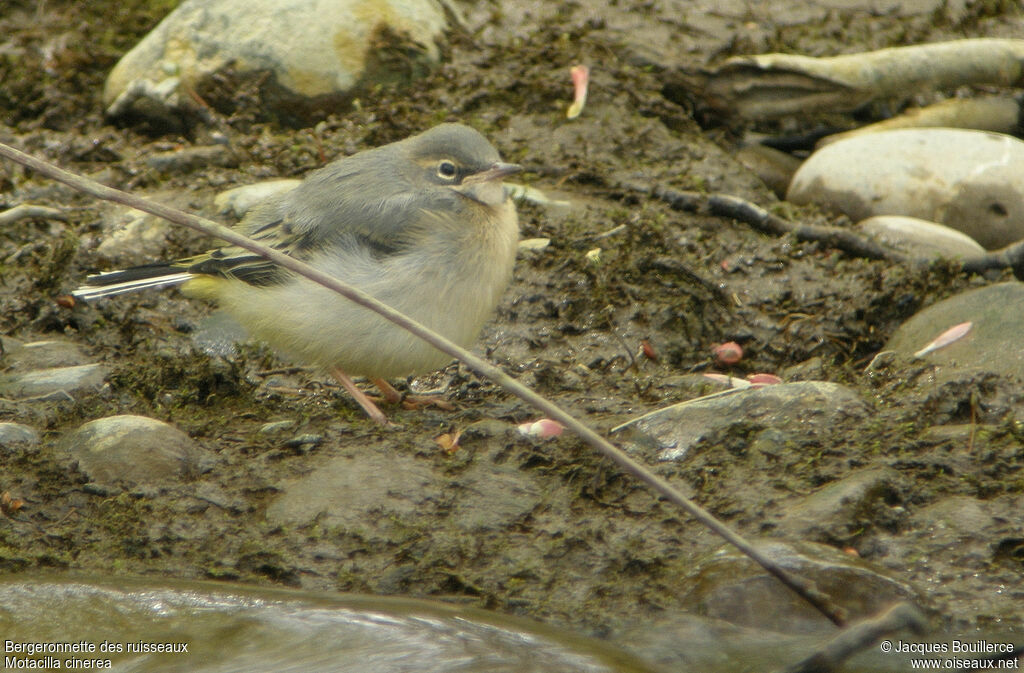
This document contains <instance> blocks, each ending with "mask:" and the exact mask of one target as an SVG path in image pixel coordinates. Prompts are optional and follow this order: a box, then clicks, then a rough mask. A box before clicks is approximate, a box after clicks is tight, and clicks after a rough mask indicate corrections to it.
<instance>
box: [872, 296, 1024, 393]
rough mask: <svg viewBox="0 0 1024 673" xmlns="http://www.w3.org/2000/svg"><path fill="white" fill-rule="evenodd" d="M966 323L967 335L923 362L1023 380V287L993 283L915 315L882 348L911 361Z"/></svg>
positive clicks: (929, 355) (934, 352)
mask: <svg viewBox="0 0 1024 673" xmlns="http://www.w3.org/2000/svg"><path fill="white" fill-rule="evenodd" d="M964 322H971V323H972V325H971V329H970V331H969V332H968V333H967V334H966V335H965V336H964V337H963V338H961V339H958V340H957V341H954V342H953V343H951V344H950V345H948V346H945V347H943V348H940V349H938V350H934V351H932V352H930V353H928V354H926V355H924V356H922V359H923V360H924V361H925V362H928V363H929V364H933V365H937V366H938V367H939V368H940V369H957V368H961V369H962V368H976V369H982V370H986V371H992V372H999V373H1001V374H1006V375H1010V376H1017V377H1021V378H1024V348H1021V345H1020V338H1021V334H1024V283H1020V282H1016V281H1012V282H1008V283H998V284H996V285H990V286H988V287H983V288H979V289H976V290H968V291H967V292H961V293H960V294H957V295H954V296H952V297H949V298H948V299H945V300H943V301H940V302H939V303H937V304H933V305H932V306H929V307H928V308H925V309H923V310H921V311H919V312H918V313H917V314H916V315H914V316H913V317H912V318H910V320H908V321H907V322H905V323H903V324H902V325H900V327H899V329H897V330H896V332H895V333H894V334H893V335H892V337H891V338H890V339H889V342H888V343H887V344H886V345H885V350H887V351H895V352H896V353H897V354H899V355H902V356H903V357H906V358H910V357H913V354H914V353H916V352H918V351H920V350H921V349H923V348H924V347H925V346H926V345H928V344H929V343H930V342H931V341H932V340H934V339H935V338H936V337H938V336H939V335H940V334H942V333H943V332H944V331H946V330H947V329H949V328H950V327H953V326H954V325H959V324H962V323H964Z"/></svg>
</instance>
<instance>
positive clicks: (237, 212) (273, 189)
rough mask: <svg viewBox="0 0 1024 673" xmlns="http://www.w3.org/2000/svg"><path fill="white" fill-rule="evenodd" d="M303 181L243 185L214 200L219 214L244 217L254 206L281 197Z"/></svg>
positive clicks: (277, 181) (225, 192)
mask: <svg viewBox="0 0 1024 673" xmlns="http://www.w3.org/2000/svg"><path fill="white" fill-rule="evenodd" d="M301 182H302V180H295V179H291V178H286V179H283V180H266V181H264V182H257V183H255V184H252V185H243V186H241V187H235V188H234V189H229V190H227V191H224V192H221V193H220V194H218V195H217V196H216V197H215V198H214V199H213V204H214V205H215V206H216V207H217V212H219V213H223V214H231V215H234V216H235V217H244V216H245V214H246V213H248V212H249V211H250V210H252V208H253V206H255V205H256V204H257V203H260V202H261V201H265V200H267V199H269V198H270V197H271V196H279V195H281V194H285V193H287V192H290V191H291V190H293V189H295V188H296V187H298V186H299V184H300V183H301Z"/></svg>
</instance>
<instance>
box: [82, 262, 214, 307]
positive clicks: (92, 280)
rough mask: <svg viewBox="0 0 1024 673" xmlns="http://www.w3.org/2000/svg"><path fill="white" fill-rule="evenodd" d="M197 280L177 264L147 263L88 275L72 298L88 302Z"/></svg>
mask: <svg viewBox="0 0 1024 673" xmlns="http://www.w3.org/2000/svg"><path fill="white" fill-rule="evenodd" d="M194 277H195V276H194V274H192V273H189V272H188V271H187V270H185V269H184V268H182V267H181V266H179V265H176V264H168V263H162V264H146V265H144V266H133V267H131V268H130V269H122V270H120V271H107V272H105V273H97V274H95V275H92V276H89V277H88V278H86V279H85V285H82V286H81V287H80V288H78V289H77V290H74V291H73V292H72V293H71V295H72V296H73V297H75V298H77V299H82V300H85V301H89V300H91V299H99V298H100V297H111V296H113V295H116V294H124V293H125V292H134V291H135V290H143V289H146V288H155V287H169V286H171V285H180V284H181V283H184V282H185V281H187V280H189V279H191V278H194Z"/></svg>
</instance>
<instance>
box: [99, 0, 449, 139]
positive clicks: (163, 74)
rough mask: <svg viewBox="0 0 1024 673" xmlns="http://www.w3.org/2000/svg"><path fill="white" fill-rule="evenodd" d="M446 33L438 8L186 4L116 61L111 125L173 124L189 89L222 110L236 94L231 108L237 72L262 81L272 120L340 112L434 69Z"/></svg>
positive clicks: (222, 1) (327, 1)
mask: <svg viewBox="0 0 1024 673" xmlns="http://www.w3.org/2000/svg"><path fill="white" fill-rule="evenodd" d="M445 28H446V20H445V14H444V10H443V8H442V6H441V3H436V2H431V1H430V0H290V1H289V2H279V1H278V0H185V1H184V2H182V3H181V4H180V5H178V7H177V8H176V9H175V10H174V11H172V12H171V13H170V14H169V15H167V17H166V18H164V20H163V21H161V22H160V24H159V25H158V26H157V27H156V28H154V29H153V30H152V31H151V32H150V33H149V34H148V35H147V36H146V37H144V38H143V39H142V41H141V42H139V44H137V45H136V46H135V47H134V48H133V49H132V50H131V51H129V52H128V53H127V54H125V55H124V57H123V58H122V59H121V60H120V61H119V62H118V64H117V65H116V66H115V67H114V69H113V70H112V71H111V72H110V76H109V77H108V78H107V82H106V86H105V88H104V92H103V101H104V105H106V106H107V111H108V114H110V115H111V116H121V115H125V114H137V115H142V116H144V117H147V118H150V119H154V120H156V121H158V122H160V123H167V122H168V120H169V119H173V117H174V116H175V115H174V113H173V112H170V113H169V112H168V110H169V109H173V108H177V107H183V106H185V105H190V106H191V105H192V104H191V103H190V101H191V97H190V96H187V95H185V94H184V93H183V90H188V91H196V92H199V93H200V95H201V96H203V98H204V100H205V101H206V102H207V103H208V104H211V105H213V106H214V107H215V108H216V107H217V106H218V104H219V103H220V101H219V100H218V99H217V97H216V96H217V95H220V94H217V92H219V91H222V90H224V89H225V88H228V89H230V90H231V91H230V93H225V94H223V95H224V96H226V97H227V101H226V104H233V101H231V100H230V97H231V95H232V94H233V93H234V91H235V89H234V88H233V87H232V86H230V82H229V85H228V86H227V87H225V84H224V83H223V82H218V81H216V76H217V75H218V74H221V73H223V72H224V71H227V70H231V71H233V74H234V75H237V76H238V77H239V78H247V77H253V78H254V81H258V82H259V84H258V86H260V88H261V92H260V93H261V94H262V95H261V103H262V105H264V106H265V107H266V108H267V109H268V111H269V112H271V113H273V114H276V115H278V116H279V117H280V118H281V119H282V120H285V121H289V122H303V121H308V120H311V119H314V118H317V117H322V116H324V115H326V114H327V113H329V112H335V111H337V110H338V108H339V105H341V104H343V103H345V102H347V101H348V100H349V99H350V98H351V96H352V95H353V94H352V91H353V89H354V88H356V87H357V86H359V85H365V84H375V83H380V82H386V81H394V80H395V79H411V78H412V77H414V76H416V75H419V74H420V73H422V72H424V71H426V70H427V69H429V68H430V67H432V66H433V65H435V64H436V63H437V62H438V60H439V55H440V54H439V49H438V46H437V42H438V41H439V40H440V39H441V38H442V35H443V31H444V30H445ZM396 50H397V51H398V52H399V53H400V56H397V55H396V54H395V52H396ZM262 73H269V74H270V76H269V77H265V78H263V77H261V74H262ZM257 78H258V79H257Z"/></svg>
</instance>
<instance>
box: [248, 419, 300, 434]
mask: <svg viewBox="0 0 1024 673" xmlns="http://www.w3.org/2000/svg"><path fill="white" fill-rule="evenodd" d="M295 425H296V421H293V420H289V419H285V420H283V421H271V422H270V423H264V424H263V425H261V426H260V429H259V430H257V431H256V432H258V433H259V434H261V435H275V434H278V433H280V432H282V431H284V430H288V429H290V428H293V427H295Z"/></svg>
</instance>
